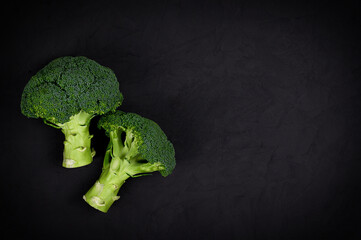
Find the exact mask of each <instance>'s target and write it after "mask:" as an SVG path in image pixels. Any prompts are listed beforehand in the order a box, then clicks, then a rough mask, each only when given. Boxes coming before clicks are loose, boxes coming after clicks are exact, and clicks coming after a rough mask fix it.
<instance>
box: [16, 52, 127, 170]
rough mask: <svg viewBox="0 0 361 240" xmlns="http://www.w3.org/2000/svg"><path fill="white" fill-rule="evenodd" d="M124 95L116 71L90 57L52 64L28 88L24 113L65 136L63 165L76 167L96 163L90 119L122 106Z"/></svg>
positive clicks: (32, 80)
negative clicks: (56, 129)
mask: <svg viewBox="0 0 361 240" xmlns="http://www.w3.org/2000/svg"><path fill="white" fill-rule="evenodd" d="M122 100H123V95H122V94H121V93H120V91H119V83H118V81H117V78H116V77H115V75H114V73H113V71H112V70H111V69H109V68H107V67H104V66H101V65H99V64H98V63H96V62H95V61H93V60H90V59H88V58H86V57H70V56H67V57H61V58H57V59H55V60H53V61H51V62H50V63H49V64H48V65H46V66H45V67H44V68H43V69H41V70H40V71H39V72H38V73H37V74H35V75H34V76H33V77H32V78H31V79H30V81H29V82H28V84H27V85H26V86H25V89H24V92H23V94H22V99H21V112H22V113H23V114H24V115H25V116H27V117H31V118H42V119H43V120H44V122H45V123H46V124H48V125H50V126H53V127H55V128H59V129H61V131H62V132H63V133H64V134H65V141H64V154H63V166H64V167H66V168H76V167H81V166H84V165H87V164H89V163H91V162H92V160H93V156H94V154H95V152H94V150H92V149H91V146H90V142H91V138H92V137H93V136H92V135H89V124H90V120H91V119H92V118H93V117H94V116H96V115H103V114H105V113H107V112H109V111H115V109H116V108H117V107H118V106H120V105H121V103H122Z"/></svg>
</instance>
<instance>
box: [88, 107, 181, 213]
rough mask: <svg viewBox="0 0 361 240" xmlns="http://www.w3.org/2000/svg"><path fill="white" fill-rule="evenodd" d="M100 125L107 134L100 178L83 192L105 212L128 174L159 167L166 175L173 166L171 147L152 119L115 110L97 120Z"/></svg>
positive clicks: (95, 205)
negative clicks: (106, 144)
mask: <svg viewBox="0 0 361 240" xmlns="http://www.w3.org/2000/svg"><path fill="white" fill-rule="evenodd" d="M98 127H99V128H103V129H105V131H106V135H107V136H108V137H109V138H110V142H109V145H108V148H107V150H106V154H105V157H104V162H103V170H102V174H101V175H100V178H99V179H98V180H97V181H96V182H95V184H94V185H93V187H92V188H91V189H90V190H89V191H88V192H87V193H86V194H85V195H84V197H83V198H84V200H85V201H86V202H87V203H88V204H90V205H91V206H92V207H94V208H96V209H98V210H100V211H102V212H107V211H108V209H109V208H110V206H111V205H112V204H113V202H114V201H115V200H117V199H119V197H118V196H117V194H118V191H119V188H120V187H121V186H122V185H123V184H124V182H125V180H126V179H128V178H129V177H139V176H143V175H148V174H149V173H151V172H155V171H159V172H160V173H161V174H162V175H163V176H164V177H166V176H168V175H169V174H170V173H171V172H172V171H173V169H174V167H175V164H176V163H175V157H174V148H173V145H172V143H171V142H170V141H168V140H167V136H166V135H165V134H164V132H163V131H162V129H161V128H160V127H159V126H158V125H157V124H156V123H155V122H153V121H152V120H149V119H147V118H144V117H141V116H139V115H137V114H134V113H124V112H121V111H117V112H115V113H111V114H106V115H104V116H103V117H101V119H100V120H99V123H98Z"/></svg>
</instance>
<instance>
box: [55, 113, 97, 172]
mask: <svg viewBox="0 0 361 240" xmlns="http://www.w3.org/2000/svg"><path fill="white" fill-rule="evenodd" d="M93 117H94V115H92V114H88V113H86V112H83V111H80V112H79V113H78V114H76V115H74V116H71V117H70V121H68V122H66V123H64V124H58V126H59V127H60V128H61V131H62V132H63V133H64V135H65V141H64V152H63V167H66V168H75V167H81V166H85V165H88V164H90V163H91V162H92V160H93V157H94V155H95V151H94V149H91V147H90V142H91V139H92V137H93V135H90V134H89V126H90V120H91V119H92V118H93Z"/></svg>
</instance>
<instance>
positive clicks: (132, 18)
mask: <svg viewBox="0 0 361 240" xmlns="http://www.w3.org/2000/svg"><path fill="white" fill-rule="evenodd" d="M129 2H131V3H129ZM357 2H358V1H354V2H344V1H339V2H338V3H332V4H331V3H329V1H319V2H315V1H274V2H273V3H271V2H270V1H267V2H266V1H264V2H256V1H245V2H243V1H233V2H230V1H217V2H215V1H147V2H146V1H145V2H139V1H128V3H126V2H120V1H117V2H115V1H114V2H108V1H99V2H98V3H96V2H89V1H86V2H83V3H81V2H77V3H75V2H72V3H71V2H63V3H61V4H58V3H50V2H47V1H42V2H38V3H36V2H34V1H31V4H29V3H28V5H23V4H20V3H13V4H12V6H10V7H6V8H3V11H4V12H5V13H8V14H7V15H3V16H2V24H3V26H4V28H3V33H5V34H4V35H3V36H2V38H3V40H5V41H6V42H5V44H3V46H2V47H3V48H4V49H3V59H2V68H3V69H2V72H3V74H4V75H3V77H2V80H1V91H2V92H1V105H2V107H1V108H2V109H3V110H2V113H1V115H2V118H1V126H2V129H3V136H2V137H1V159H2V165H1V178H0V181H1V215H2V217H3V219H4V220H5V225H4V224H2V228H3V231H2V234H6V233H10V234H12V235H10V236H11V237H10V238H8V239H17V238H22V239H29V238H30V239H32V238H36V239H287V240H291V239H331V238H335V239H361V197H360V193H361V181H360V180H361V177H360V170H361V148H360V146H361V125H360V124H361V114H360V110H361V91H360V90H361V82H360V77H361V64H360V53H361V51H360V50H361V47H360V43H361V41H360V40H361V38H360V27H361V25H360V23H361V15H360V9H361V8H360V4H359V3H357ZM65 55H72V56H77V55H83V56H87V57H89V58H91V59H94V60H95V61H97V62H99V63H100V64H102V65H105V66H108V67H110V68H111V69H113V70H114V72H115V73H116V75H117V77H118V80H119V82H120V89H121V91H122V93H123V94H124V96H125V101H124V104H123V106H122V107H121V109H122V110H124V111H130V112H136V113H138V114H141V115H143V116H145V117H148V118H150V119H153V120H154V121H156V122H157V123H159V125H160V126H161V127H162V129H163V130H164V131H165V132H166V134H167V135H168V137H169V139H170V140H171V141H172V142H173V143H174V146H175V149H176V159H177V167H176V169H175V171H174V172H173V174H172V175H170V176H168V177H167V178H163V177H161V176H160V174H153V176H150V177H149V176H148V177H142V178H137V179H130V180H129V181H128V182H127V183H126V184H125V185H124V186H123V188H122V189H121V191H120V194H119V195H120V199H119V200H118V201H117V202H116V203H115V204H114V205H113V206H112V207H111V209H110V211H109V212H108V213H107V214H104V213H101V212H99V211H96V210H94V209H93V208H91V207H89V206H88V205H87V204H86V203H85V202H84V201H83V200H82V195H83V194H84V193H85V192H86V191H87V190H88V189H89V188H90V187H91V186H92V184H93V183H94V181H95V180H96V179H97V178H98V176H99V174H100V170H101V164H102V157H103V154H104V149H105V146H106V145H107V141H108V139H107V138H106V137H105V136H104V134H103V132H102V131H100V130H98V129H97V128H96V127H95V125H96V124H95V123H96V121H97V120H98V119H94V120H93V125H92V127H91V133H93V134H95V135H96V136H95V138H94V141H93V146H94V147H95V148H96V150H97V155H96V157H95V160H94V163H93V164H92V165H89V166H87V167H83V168H79V169H70V170H69V169H65V168H62V167H61V162H62V141H63V135H62V133H61V132H60V131H59V130H56V129H53V128H51V127H48V126H46V125H45V124H43V123H42V121H41V120H39V119H27V118H26V117H24V116H23V115H21V112H20V98H21V93H22V90H23V88H24V86H25V84H26V83H27V81H28V80H29V79H30V77H31V76H32V75H34V74H35V73H36V72H37V71H38V70H39V69H41V68H42V67H43V66H45V65H46V64H47V63H48V62H49V61H51V60H52V59H54V58H57V57H60V56H65Z"/></svg>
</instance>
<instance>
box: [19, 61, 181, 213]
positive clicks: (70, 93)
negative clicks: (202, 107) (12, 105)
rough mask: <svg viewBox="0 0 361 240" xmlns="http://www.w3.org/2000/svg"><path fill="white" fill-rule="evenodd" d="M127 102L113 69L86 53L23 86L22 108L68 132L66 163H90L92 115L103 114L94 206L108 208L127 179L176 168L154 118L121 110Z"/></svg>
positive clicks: (91, 194)
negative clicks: (102, 147)
mask: <svg viewBox="0 0 361 240" xmlns="http://www.w3.org/2000/svg"><path fill="white" fill-rule="evenodd" d="M122 102H123V95H122V93H121V92H120V91H119V83H118V80H117V78H116V76H115V74H114V73H113V71H112V70H111V69H109V68H107V67H104V66H102V65H100V64H98V63H97V62H95V61H93V60H91V59H88V58H86V57H82V56H80V57H70V56H66V57H61V58H57V59H55V60H53V61H51V62H50V63H49V64H48V65H46V66H45V67H44V68H43V69H41V70H40V71H39V72H38V73H36V74H35V75H34V76H33V77H32V78H31V79H30V81H29V82H28V83H27V85H26V86H25V88H24V91H23V94H22V98H21V112H22V113H23V114H24V115H25V116H27V117H29V118H41V119H43V121H44V123H46V124H48V125H50V126H52V127H55V128H57V129H60V130H61V131H62V132H63V134H64V136H65V140H64V151H63V167H66V168H77V167H81V166H85V165H88V164H90V163H91V162H92V160H93V157H94V155H95V151H94V149H92V148H91V139H92V138H93V135H90V134H89V126H90V122H91V119H92V118H94V117H95V116H97V115H102V116H101V118H100V120H99V122H98V127H99V128H100V129H101V128H103V129H104V130H105V134H106V135H107V136H108V137H109V144H108V147H107V149H106V151H105V155H104V161H103V168H102V172H101V175H100V177H99V179H98V180H97V181H96V182H95V184H94V185H93V186H92V187H91V188H90V189H89V191H88V192H87V193H86V194H85V195H84V196H83V199H84V200H85V201H86V202H87V203H88V204H89V205H90V206H92V207H94V208H95V209H97V210H99V211H102V212H107V211H108V210H109V208H110V206H112V204H113V203H114V202H115V201H116V200H118V199H119V196H117V194H118V192H119V189H120V188H121V186H122V185H123V184H124V183H125V181H126V180H127V179H128V178H134V177H140V176H144V175H149V174H150V173H152V172H160V173H161V174H162V176H164V177H166V176H168V175H169V174H171V173H172V171H173V169H174V168H175V165H176V161H175V151H174V147H173V144H172V143H171V142H170V141H169V140H168V139H167V136H166V135H165V133H164V132H163V131H162V129H161V128H160V127H159V126H158V124H156V123H155V122H154V121H152V120H150V119H147V118H144V117H141V116H139V115H138V114H135V113H125V112H122V111H119V110H117V108H118V107H119V106H120V105H121V104H122Z"/></svg>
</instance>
